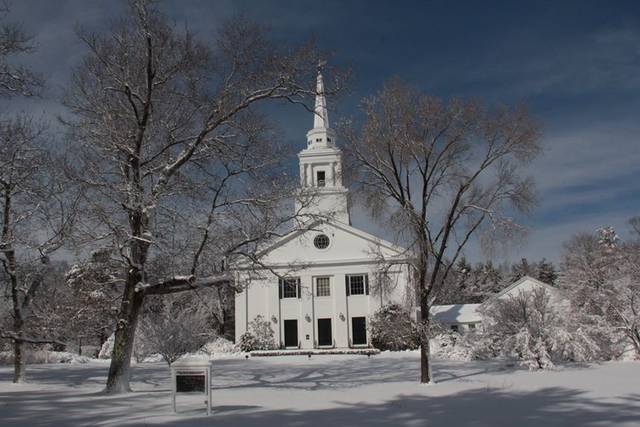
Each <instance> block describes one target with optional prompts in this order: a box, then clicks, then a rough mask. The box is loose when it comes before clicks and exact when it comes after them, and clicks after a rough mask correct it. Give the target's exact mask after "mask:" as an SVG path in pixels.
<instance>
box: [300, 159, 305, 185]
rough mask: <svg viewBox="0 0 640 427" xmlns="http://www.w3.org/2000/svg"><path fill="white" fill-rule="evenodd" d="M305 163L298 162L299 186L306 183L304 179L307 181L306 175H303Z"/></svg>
mask: <svg viewBox="0 0 640 427" xmlns="http://www.w3.org/2000/svg"><path fill="white" fill-rule="evenodd" d="M305 172H306V171H305V165H303V164H300V185H301V186H303V187H304V186H305V185H306V181H307V177H306V176H305Z"/></svg>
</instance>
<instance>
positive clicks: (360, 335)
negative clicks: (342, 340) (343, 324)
mask: <svg viewBox="0 0 640 427" xmlns="http://www.w3.org/2000/svg"><path fill="white" fill-rule="evenodd" d="M351 332H352V335H351V336H352V337H353V345H366V344H367V321H366V317H352V318H351Z"/></svg>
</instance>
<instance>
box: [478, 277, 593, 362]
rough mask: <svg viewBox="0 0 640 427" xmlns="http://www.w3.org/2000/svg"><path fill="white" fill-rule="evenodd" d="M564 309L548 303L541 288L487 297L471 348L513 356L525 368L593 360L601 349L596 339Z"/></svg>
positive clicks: (486, 353)
mask: <svg viewBox="0 0 640 427" xmlns="http://www.w3.org/2000/svg"><path fill="white" fill-rule="evenodd" d="M565 311H566V307H563V306H560V305H558V304H553V303H551V298H550V295H549V293H548V292H547V291H546V290H545V289H537V290H534V291H531V292H526V293H525V292H522V293H520V294H519V295H517V296H512V297H510V298H508V299H497V300H494V301H491V302H490V303H487V304H486V305H485V306H484V307H483V308H482V313H483V316H484V328H485V333H484V334H482V336H481V337H479V340H478V341H477V342H476V344H475V348H474V352H475V354H476V355H477V356H479V357H504V358H507V359H512V360H517V361H519V362H520V363H521V364H522V365H524V366H527V367H528V368H529V369H547V368H551V367H553V366H554V363H555V362H560V361H572V362H582V361H588V360H597V359H598V358H599V357H600V354H601V351H600V348H599V346H598V344H597V342H596V340H594V339H593V337H592V336H591V335H590V333H589V331H587V330H585V329H584V328H582V327H580V325H579V323H577V322H574V321H572V320H571V314H570V313H568V312H565Z"/></svg>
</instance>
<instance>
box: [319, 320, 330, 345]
mask: <svg viewBox="0 0 640 427" xmlns="http://www.w3.org/2000/svg"><path fill="white" fill-rule="evenodd" d="M332 344H333V337H332V336H331V319H318V345H332Z"/></svg>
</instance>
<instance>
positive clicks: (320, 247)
mask: <svg viewBox="0 0 640 427" xmlns="http://www.w3.org/2000/svg"><path fill="white" fill-rule="evenodd" d="M323 91H324V86H323V80H322V75H321V74H320V73H318V79H317V92H318V95H317V96H316V102H315V115H314V126H313V129H311V130H310V131H309V132H308V133H307V143H306V148H305V149H303V150H302V151H301V152H300V153H299V154H298V158H299V162H300V185H301V189H302V190H311V192H312V193H315V197H314V201H313V203H310V204H308V205H305V206H302V205H301V204H300V203H296V207H295V208H296V210H297V211H298V212H300V213H301V214H308V215H321V216H322V217H323V219H322V220H316V221H315V222H314V223H313V224H306V226H305V227H300V228H294V229H292V230H291V231H290V232H289V233H288V234H286V235H285V236H283V237H282V238H280V239H278V240H277V241H275V242H273V244H271V245H270V246H269V247H267V248H266V249H265V250H264V251H262V252H261V253H260V255H259V256H260V262H261V263H262V265H264V266H265V267H264V268H263V269H262V270H261V271H258V272H257V273H258V274H256V272H255V271H253V270H252V271H249V270H247V271H240V272H239V273H238V281H239V283H240V284H241V286H242V292H239V293H237V294H236V300H235V316H236V319H235V327H236V331H235V333H236V342H238V341H239V339H240V336H241V335H242V334H243V333H245V332H246V331H247V329H248V325H249V323H250V322H251V321H252V320H253V319H255V318H256V316H259V315H260V316H262V317H263V318H264V319H266V320H268V321H269V322H271V326H272V329H273V330H274V332H275V341H276V343H275V344H276V345H277V346H279V347H280V348H290V349H299V348H301V349H313V348H349V347H367V346H369V344H370V337H369V334H368V333H367V324H368V321H369V318H370V316H371V315H372V314H373V313H374V312H375V311H376V310H378V308H380V306H381V305H384V304H388V303H390V302H404V301H407V300H408V298H411V295H413V294H412V293H411V292H408V291H407V282H408V281H407V278H408V268H407V265H406V258H405V256H406V251H405V249H404V248H401V247H398V246H396V245H394V244H392V243H390V242H387V241H385V240H382V239H379V238H377V237H375V236H372V235H371V234H369V233H366V232H364V231H362V230H358V229H357V228H355V227H353V226H352V225H351V218H350V212H349V200H348V189H347V188H346V187H344V186H343V185H342V173H341V171H342V154H341V151H340V149H339V148H338V147H337V146H336V133H335V131H334V130H333V129H331V128H330V126H329V119H328V114H327V106H326V99H325V96H324V94H323ZM381 257H382V258H383V259H385V260H386V261H392V264H393V267H392V268H390V269H388V271H386V272H385V274H384V275H381V274H379V266H380V259H381Z"/></svg>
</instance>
